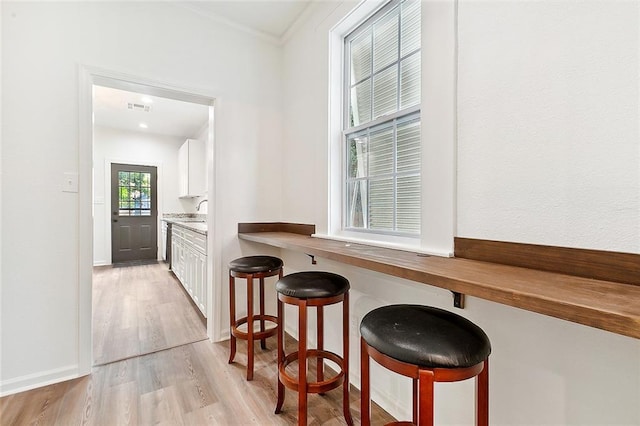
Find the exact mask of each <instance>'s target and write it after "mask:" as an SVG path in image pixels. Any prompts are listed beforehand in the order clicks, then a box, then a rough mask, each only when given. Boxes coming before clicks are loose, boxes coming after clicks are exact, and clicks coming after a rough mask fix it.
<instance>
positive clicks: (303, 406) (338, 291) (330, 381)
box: [276, 271, 353, 425]
mask: <svg viewBox="0 0 640 426" xmlns="http://www.w3.org/2000/svg"><path fill="white" fill-rule="evenodd" d="M276 292H277V293H278V330H279V331H278V402H277V404H276V414H277V413H280V411H281V410H282V405H283V404H284V394H285V388H289V389H292V390H295V391H297V392H298V425H306V424H307V394H309V393H324V392H328V391H330V390H332V389H335V388H337V387H339V386H340V385H342V390H343V395H342V397H343V401H342V402H343V413H344V417H345V420H346V422H347V424H348V425H353V420H352V418H351V413H350V411H349V281H348V280H347V279H346V278H344V277H342V276H340V275H337V274H334V273H331V272H315V271H312V272H297V273H294V274H290V275H287V276H285V277H284V278H281V279H280V280H279V281H278V282H277V283H276ZM340 302H342V356H339V355H337V354H335V353H333V352H330V351H327V350H325V349H324V311H323V308H324V306H327V305H333V304H335V303H340ZM285 303H286V304H289V305H296V306H297V307H298V350H297V351H295V352H292V353H290V354H288V355H287V354H286V353H285V347H284V304H285ZM313 306H315V307H316V312H317V321H316V323H317V342H318V343H317V348H316V349H309V348H307V308H308V307H313ZM309 358H315V359H316V369H317V373H316V381H315V382H313V381H312V382H309V381H307V360H308V359H309ZM325 359H327V360H329V361H332V362H333V363H334V364H335V365H337V368H338V373H337V375H335V376H333V377H331V378H325V376H324V360H325ZM293 362H298V367H299V368H298V377H297V378H296V377H292V376H291V375H290V374H289V372H287V371H286V368H287V366H288V365H289V364H291V363H293Z"/></svg>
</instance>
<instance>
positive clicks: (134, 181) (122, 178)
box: [111, 163, 158, 263]
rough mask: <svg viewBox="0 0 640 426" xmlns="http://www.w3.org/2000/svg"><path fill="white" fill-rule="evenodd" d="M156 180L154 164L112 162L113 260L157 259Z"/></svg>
mask: <svg viewBox="0 0 640 426" xmlns="http://www.w3.org/2000/svg"><path fill="white" fill-rule="evenodd" d="M157 182H158V173H157V170H156V168H155V167H152V166H136V165H132V164H115V163H114V164H112V165H111V259H112V262H113V263H118V262H131V261H134V260H148V259H154V260H155V259H157V258H158V220H157V218H158V207H157V201H156V200H157V186H158V184H157Z"/></svg>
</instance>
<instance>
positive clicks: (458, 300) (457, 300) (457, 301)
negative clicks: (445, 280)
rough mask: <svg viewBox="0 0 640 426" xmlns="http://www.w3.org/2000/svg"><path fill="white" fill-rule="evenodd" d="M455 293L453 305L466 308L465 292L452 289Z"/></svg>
mask: <svg viewBox="0 0 640 426" xmlns="http://www.w3.org/2000/svg"><path fill="white" fill-rule="evenodd" d="M451 293H453V306H454V307H456V308H460V309H464V294H462V293H458V292H457V291H452V292H451Z"/></svg>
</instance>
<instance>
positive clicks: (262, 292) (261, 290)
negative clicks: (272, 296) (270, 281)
mask: <svg viewBox="0 0 640 426" xmlns="http://www.w3.org/2000/svg"><path fill="white" fill-rule="evenodd" d="M260 315H261V318H264V277H260ZM260 331H261V332H264V319H261V320H260ZM260 347H261V348H262V349H263V350H264V349H267V339H266V338H264V339H262V340H260Z"/></svg>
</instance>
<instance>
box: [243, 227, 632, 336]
mask: <svg viewBox="0 0 640 426" xmlns="http://www.w3.org/2000/svg"><path fill="white" fill-rule="evenodd" d="M266 225H267V224H239V225H238V231H239V232H238V237H239V238H240V239H242V240H246V241H252V242H256V243H261V244H266V245H270V246H274V247H279V248H283V249H287V250H293V251H299V252H303V253H306V254H308V255H310V256H314V257H320V258H326V259H330V260H334V261H337V262H341V263H345V264H349V265H353V266H357V267H360V268H364V269H369V270H372V271H376V272H380V273H383V274H387V275H391V276H395V277H399V278H404V279H407V280H411V281H415V282H419V283H423V284H427V285H432V286H436V287H440V288H444V289H447V290H450V291H452V292H455V293H460V294H462V295H468V296H474V297H478V298H481V299H485V300H490V301H492V302H497V303H501V304H504V305H508V306H513V307H516V308H520V309H525V310H527V311H531V312H537V313H540V314H544V315H548V316H552V317H555V318H560V319H564V320H567V321H572V322H575V323H578V324H583V325H588V326H591V327H596V328H599V329H602V330H607V331H610V332H612V333H617V334H621V335H624V336H629V337H633V338H636V339H640V285H634V284H630V283H624V282H615V281H606V280H602V279H593V278H586V277H580V276H575V275H568V274H566V273H559V272H550V271H543V270H539V269H532V268H526V267H521V266H513V265H508V264H500V263H495V262H487V261H480V260H474V259H465V258H460V257H453V258H445V257H438V256H424V255H418V254H417V253H413V252H409V251H403V250H395V249H389V248H382V247H374V246H369V245H364V244H356V243H345V242H341V241H336V240H329V239H324V238H316V237H312V236H311V234H312V233H313V232H314V231H315V227H314V226H313V225H295V224H284V223H282V224H269V225H270V226H266ZM279 225H282V227H281V226H279ZM279 229H286V232H283V231H280V230H279ZM478 241H481V240H478ZM512 244H513V243H512ZM625 255H627V254H625ZM627 256H631V259H638V260H639V261H638V262H632V263H631V264H630V265H631V268H632V269H629V270H628V271H627V272H628V274H627V275H631V276H635V274H636V272H637V269H638V268H640V255H635V254H628V255H627ZM634 256H635V257H634ZM633 268H635V269H633Z"/></svg>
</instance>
